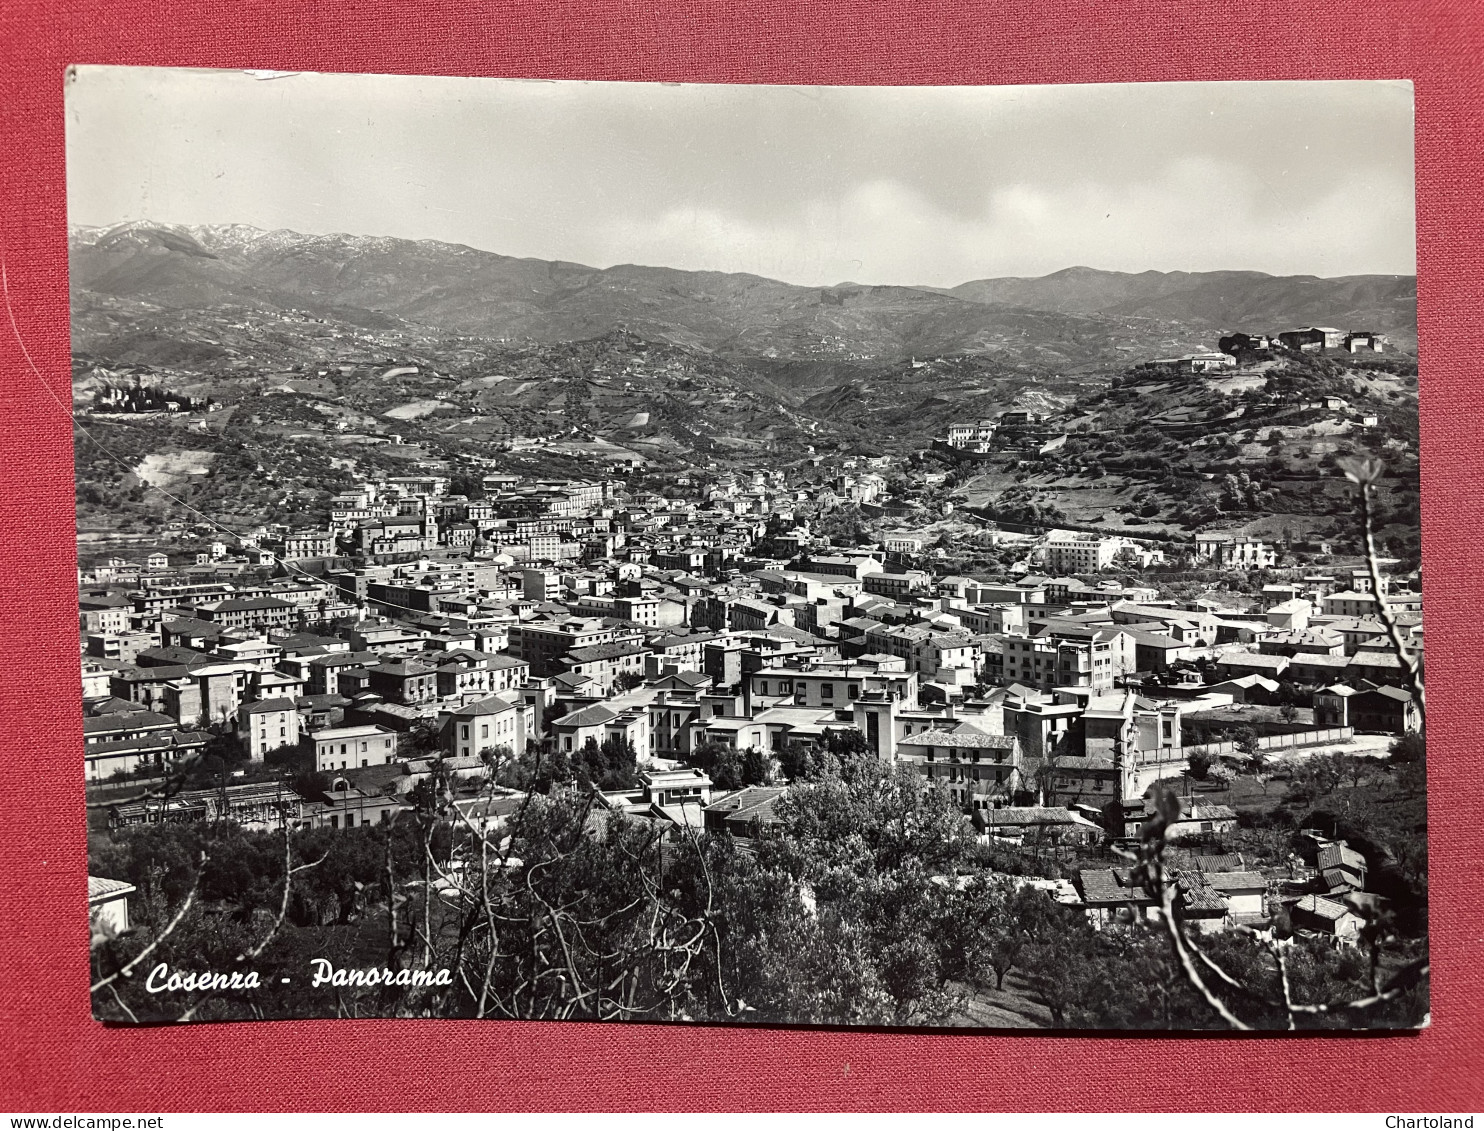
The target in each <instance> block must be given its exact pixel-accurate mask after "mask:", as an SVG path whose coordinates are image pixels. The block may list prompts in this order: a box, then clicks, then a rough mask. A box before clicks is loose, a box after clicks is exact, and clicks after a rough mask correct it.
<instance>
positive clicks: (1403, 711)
mask: <svg viewBox="0 0 1484 1131" xmlns="http://www.w3.org/2000/svg"><path fill="white" fill-rule="evenodd" d="M1314 723H1315V725H1316V726H1321V727H1347V726H1348V727H1354V728H1355V729H1356V730H1357V731H1360V732H1362V733H1367V734H1410V733H1411V732H1412V731H1415V730H1417V729H1418V728H1419V726H1420V725H1421V720H1420V716H1419V714H1418V711H1417V704H1416V702H1415V701H1414V700H1413V699H1412V694H1411V692H1409V691H1404V690H1402V689H1401V688H1400V687H1369V686H1367V687H1365V688H1364V689H1363V690H1357V689H1356V688H1354V687H1351V686H1349V685H1348V684H1344V683H1337V684H1332V685H1330V686H1329V687H1325V688H1322V689H1320V690H1318V691H1316V692H1314Z"/></svg>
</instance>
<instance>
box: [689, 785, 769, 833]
mask: <svg viewBox="0 0 1484 1131" xmlns="http://www.w3.org/2000/svg"><path fill="white" fill-rule="evenodd" d="M787 792H788V788H787V787H786V786H781V785H749V786H746V787H745V788H743V789H739V790H737V791H736V792H735V793H729V794H727V795H726V796H724V797H720V798H716V799H714V800H713V801H712V802H711V804H709V805H707V806H706V808H705V810H704V811H703V814H702V817H703V820H704V823H705V827H706V830H707V831H708V832H716V831H720V830H722V829H725V830H726V831H727V832H728V833H730V834H731V835H732V836H733V837H737V838H740V839H745V840H752V839H755V838H757V837H758V836H761V835H763V834H764V833H766V832H767V830H768V829H770V828H773V827H776V826H777V825H778V824H780V823H781V822H780V820H779V818H778V816H777V814H776V813H775V812H774V808H775V806H776V805H777V804H778V802H779V801H780V800H781V799H782V798H783V796H784V794H785V793H787Z"/></svg>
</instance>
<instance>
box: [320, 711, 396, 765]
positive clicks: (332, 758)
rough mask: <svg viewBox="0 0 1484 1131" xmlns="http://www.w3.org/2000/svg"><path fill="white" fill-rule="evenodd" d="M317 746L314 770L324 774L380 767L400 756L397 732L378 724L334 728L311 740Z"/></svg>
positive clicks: (323, 731)
mask: <svg viewBox="0 0 1484 1131" xmlns="http://www.w3.org/2000/svg"><path fill="white" fill-rule="evenodd" d="M308 741H310V742H312V743H313V744H314V768H315V769H316V770H319V771H320V772H322V773H325V772H330V771H333V770H345V769H350V768H352V767H357V766H377V765H381V764H383V763H386V762H391V761H393V760H394V759H395V758H396V756H397V736H396V734H395V732H393V731H391V730H388V729H387V728H386V727H384V726H380V725H378V724H376V723H365V724H362V725H360V726H349V727H332V728H331V729H329V730H322V731H317V732H315V733H314V734H311V735H309V736H308Z"/></svg>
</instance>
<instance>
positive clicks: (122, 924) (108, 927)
mask: <svg viewBox="0 0 1484 1131" xmlns="http://www.w3.org/2000/svg"><path fill="white" fill-rule="evenodd" d="M137 890H138V889H137V888H135V887H134V885H133V884H130V883H125V882H124V881H123V880H109V879H105V878H103V877H102V876H89V877H88V924H89V926H90V927H91V928H92V932H93V934H95V935H109V936H112V935H121V934H123V933H124V932H125V931H127V930H128V929H129V897H130V896H131V895H133V894H134V893H135V892H136V891H137Z"/></svg>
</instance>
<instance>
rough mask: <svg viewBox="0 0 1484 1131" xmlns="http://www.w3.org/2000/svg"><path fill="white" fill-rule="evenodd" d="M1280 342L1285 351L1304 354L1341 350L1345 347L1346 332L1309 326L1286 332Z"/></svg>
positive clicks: (1280, 336) (1325, 327)
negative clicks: (1297, 351)
mask: <svg viewBox="0 0 1484 1131" xmlns="http://www.w3.org/2000/svg"><path fill="white" fill-rule="evenodd" d="M1278 342H1279V344H1281V345H1282V346H1283V347H1284V348H1285V349H1291V350H1299V351H1302V352H1304V353H1311V352H1317V351H1319V350H1327V349H1341V348H1343V347H1344V345H1345V331H1344V330H1339V329H1336V328H1335V327H1333V326H1308V327H1305V328H1303V329H1299V330H1284V331H1283V332H1282V333H1280V334H1279V335H1278Z"/></svg>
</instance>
